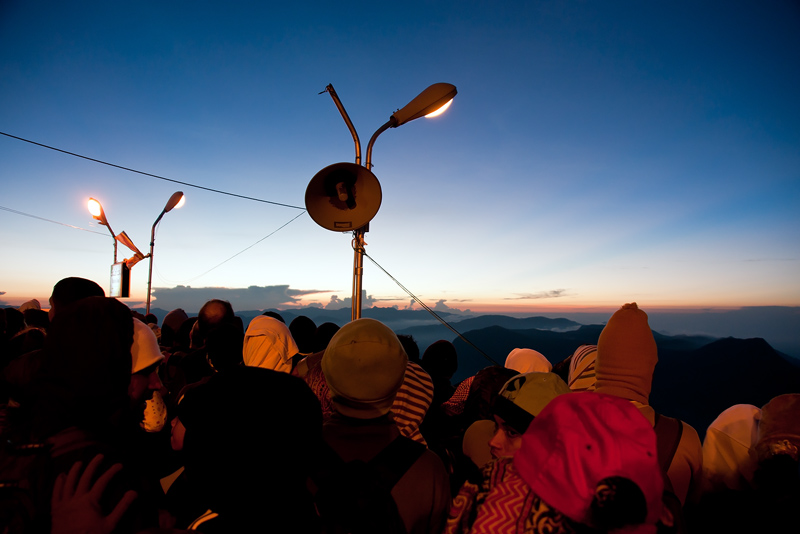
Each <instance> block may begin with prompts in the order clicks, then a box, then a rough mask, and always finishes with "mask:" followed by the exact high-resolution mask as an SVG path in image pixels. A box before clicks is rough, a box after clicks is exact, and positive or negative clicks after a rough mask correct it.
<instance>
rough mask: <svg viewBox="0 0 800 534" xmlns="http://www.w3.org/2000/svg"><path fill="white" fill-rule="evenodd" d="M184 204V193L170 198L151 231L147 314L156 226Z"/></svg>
mask: <svg viewBox="0 0 800 534" xmlns="http://www.w3.org/2000/svg"><path fill="white" fill-rule="evenodd" d="M184 202H186V197H184V196H183V191H177V192H175V193H173V194H172V196H171V197H169V200H168V201H167V205H166V206H164V209H163V210H161V213H160V214H159V216H158V218H157V219H156V222H154V223H153V227H152V229H151V230H150V254H149V256H150V270H149V272H148V274H147V306H146V307H145V314H148V313H150V288H151V285H152V282H153V247H154V246H155V244H156V226H157V225H158V223H159V222H160V221H161V217H163V216H164V214H165V213H167V212H169V211H171V210H172V209H173V208H180V207H181V206H183V204H184Z"/></svg>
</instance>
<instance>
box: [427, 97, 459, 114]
mask: <svg viewBox="0 0 800 534" xmlns="http://www.w3.org/2000/svg"><path fill="white" fill-rule="evenodd" d="M452 103H453V99H452V98H451V99H450V100H448V101H447V102H445V104H444V105H443V106H442V107H440V108H439V109H437V110H436V111H432V112H430V113H428V114H427V115H425V118H426V119H432V118H434V117H438V116H439V115H441V114H442V113H444V112H445V111H447V108H449V107H450V104H452Z"/></svg>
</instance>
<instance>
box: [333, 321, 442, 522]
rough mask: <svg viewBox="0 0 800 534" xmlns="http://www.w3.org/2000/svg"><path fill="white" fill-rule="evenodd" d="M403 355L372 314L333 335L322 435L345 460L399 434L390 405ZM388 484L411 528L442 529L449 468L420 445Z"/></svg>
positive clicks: (373, 451) (369, 453)
mask: <svg viewBox="0 0 800 534" xmlns="http://www.w3.org/2000/svg"><path fill="white" fill-rule="evenodd" d="M407 359H408V358H407V356H406V353H405V351H404V350H403V347H402V345H401V343H400V341H399V340H398V339H397V336H396V335H395V334H394V332H392V330H391V329H389V327H387V326H386V325H384V324H383V323H381V322H380V321H376V320H375V319H368V318H363V319H357V320H355V321H352V322H350V323H348V324H346V325H345V326H343V327H342V328H341V329H340V330H339V331H338V332H337V333H336V334H335V335H334V336H333V338H331V340H330V343H328V347H327V348H326V349H325V353H324V355H323V357H322V361H321V367H322V372H323V374H324V376H325V381H326V383H327V385H328V389H329V390H330V395H331V402H332V405H333V409H334V413H333V414H332V416H331V418H330V419H329V420H328V421H327V422H326V423H325V425H324V426H323V437H324V439H325V441H326V442H327V444H328V445H329V446H330V447H331V449H333V451H334V452H335V453H336V454H337V455H338V456H339V457H340V458H341V459H342V460H343V461H344V462H351V461H354V460H361V461H363V462H368V461H370V460H371V459H372V458H374V457H375V456H376V455H377V454H378V453H379V452H381V451H382V450H384V449H385V448H386V447H387V446H388V445H389V444H390V443H393V442H394V441H395V440H398V439H399V440H408V442H410V443H412V444H414V442H413V441H412V440H410V439H409V438H406V437H404V436H402V435H401V434H400V430H399V429H398V427H397V425H396V423H395V421H394V419H393V415H392V413H391V411H390V410H391V407H392V404H393V402H394V400H395V395H396V393H397V391H398V389H399V388H400V386H401V384H402V383H403V379H404V376H405V373H406V368H407V365H406V363H407ZM414 445H415V446H416V447H420V450H421V453H420V455H419V457H418V458H417V459H416V461H415V462H414V463H413V464H412V465H411V467H410V468H409V469H408V470H407V471H406V472H405V474H403V475H402V477H401V478H400V479H399V480H398V482H397V483H396V484H395V486H394V487H393V488H392V490H391V496H392V498H393V499H394V501H395V503H396V505H397V510H398V512H399V514H400V517H401V518H402V520H403V523H404V525H405V529H406V531H407V532H408V533H409V534H417V533H419V534H422V533H427V532H440V531H441V528H442V526H443V525H444V520H445V518H446V514H447V507H448V506H449V503H450V487H449V481H448V475H447V472H446V471H445V469H444V465H443V463H442V461H441V460H440V459H439V457H438V456H437V455H436V454H434V453H433V452H431V451H429V450H427V449H424V447H423V446H422V445H420V444H414Z"/></svg>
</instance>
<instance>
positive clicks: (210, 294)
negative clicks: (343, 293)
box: [151, 285, 350, 312]
mask: <svg viewBox="0 0 800 534" xmlns="http://www.w3.org/2000/svg"><path fill="white" fill-rule="evenodd" d="M330 292H331V290H323V289H289V286H288V285H279V286H250V287H246V288H234V287H191V286H176V287H166V288H165V287H160V288H154V289H153V296H154V297H155V300H154V301H152V304H151V305H152V306H153V307H156V308H161V309H162V310H174V309H175V308H183V309H184V310H186V311H189V312H196V311H198V310H199V309H200V308H201V307H202V306H203V304H205V303H206V302H207V301H209V300H211V299H221V300H227V301H228V302H230V303H231V304H232V305H233V309H234V310H264V309H267V308H277V307H279V306H299V305H301V304H302V302H301V301H300V300H299V299H298V298H297V297H301V296H304V295H314V294H317V293H330ZM346 300H347V301H348V306H349V300H350V299H346Z"/></svg>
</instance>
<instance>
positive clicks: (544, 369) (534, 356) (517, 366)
mask: <svg viewBox="0 0 800 534" xmlns="http://www.w3.org/2000/svg"><path fill="white" fill-rule="evenodd" d="M506 367H508V368H509V369H513V370H515V371H516V372H518V373H549V372H550V371H552V370H553V364H552V363H550V360H548V359H547V358H545V357H544V355H543V354H542V353H541V352H539V351H538V350H533V349H514V350H512V351H511V352H509V353H508V356H506Z"/></svg>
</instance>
